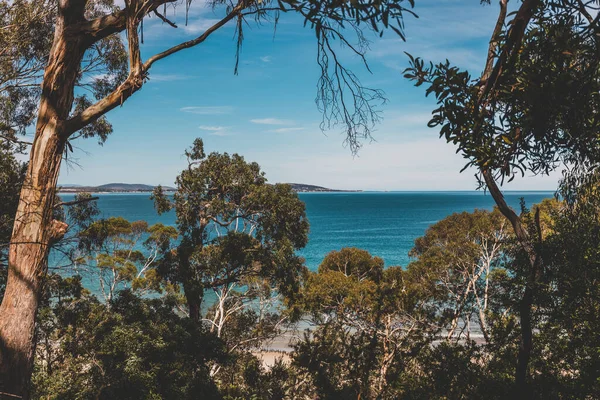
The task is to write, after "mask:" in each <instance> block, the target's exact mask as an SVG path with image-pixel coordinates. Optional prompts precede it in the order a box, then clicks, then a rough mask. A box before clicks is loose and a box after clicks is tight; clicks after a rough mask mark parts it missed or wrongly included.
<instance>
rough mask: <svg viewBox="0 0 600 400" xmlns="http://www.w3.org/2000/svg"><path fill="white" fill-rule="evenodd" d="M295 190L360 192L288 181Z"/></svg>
mask: <svg viewBox="0 0 600 400" xmlns="http://www.w3.org/2000/svg"><path fill="white" fill-rule="evenodd" d="M289 185H291V186H292V189H293V190H295V191H296V192H360V190H340V189H329V188H326V187H323V186H315V185H307V184H305V183H289Z"/></svg>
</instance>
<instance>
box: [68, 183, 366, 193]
mask: <svg viewBox="0 0 600 400" xmlns="http://www.w3.org/2000/svg"><path fill="white" fill-rule="evenodd" d="M289 185H290V186H292V189H293V190H294V191H296V192H301V193H307V192H361V190H341V189H329V188H326V187H323V186H315V185H307V184H305V183H289ZM155 187H156V186H152V185H144V184H141V183H107V184H105V185H100V186H83V185H73V184H64V185H59V192H60V193H80V192H89V193H135V192H151V191H152V190H154V188H155ZM163 189H164V190H165V191H167V192H173V191H175V190H176V189H175V188H173V187H170V186H163Z"/></svg>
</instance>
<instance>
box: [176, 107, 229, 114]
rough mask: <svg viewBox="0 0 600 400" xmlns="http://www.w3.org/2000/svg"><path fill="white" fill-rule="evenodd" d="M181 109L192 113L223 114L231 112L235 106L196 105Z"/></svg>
mask: <svg viewBox="0 0 600 400" xmlns="http://www.w3.org/2000/svg"><path fill="white" fill-rule="evenodd" d="M179 111H183V112H185V113H190V114H198V115H223V114H231V113H232V112H233V107H231V106H194V107H182V108H180V109H179Z"/></svg>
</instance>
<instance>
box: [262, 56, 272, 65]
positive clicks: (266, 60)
mask: <svg viewBox="0 0 600 400" xmlns="http://www.w3.org/2000/svg"><path fill="white" fill-rule="evenodd" d="M260 61H262V62H265V63H270V62H271V61H273V57H271V56H262V57H261V58H260Z"/></svg>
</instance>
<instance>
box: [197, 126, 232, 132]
mask: <svg viewBox="0 0 600 400" xmlns="http://www.w3.org/2000/svg"><path fill="white" fill-rule="evenodd" d="M227 128H228V127H227V126H208V125H200V126H199V127H198V129H202V130H203V131H213V132H217V131H224V130H225V129H227Z"/></svg>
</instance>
